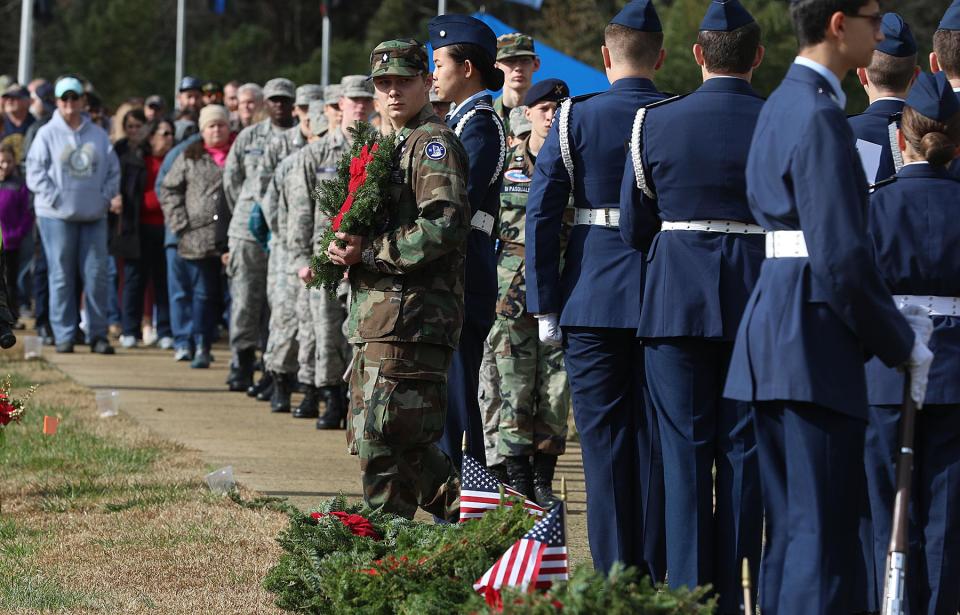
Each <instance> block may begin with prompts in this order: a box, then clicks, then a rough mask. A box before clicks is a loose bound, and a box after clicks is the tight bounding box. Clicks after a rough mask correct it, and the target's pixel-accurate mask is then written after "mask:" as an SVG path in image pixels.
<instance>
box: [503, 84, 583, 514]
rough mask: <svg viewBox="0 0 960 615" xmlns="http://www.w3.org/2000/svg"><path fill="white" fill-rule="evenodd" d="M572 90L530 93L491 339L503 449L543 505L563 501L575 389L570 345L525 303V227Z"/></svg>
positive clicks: (515, 476)
mask: <svg viewBox="0 0 960 615" xmlns="http://www.w3.org/2000/svg"><path fill="white" fill-rule="evenodd" d="M568 95H569V91H568V89H567V86H566V84H565V83H563V82H562V81H560V80H559V79H546V80H544V81H541V82H539V83H537V84H536V85H534V86H533V87H532V88H531V89H530V90H529V91H528V92H527V95H526V98H525V99H524V104H525V105H527V111H526V116H527V118H528V119H529V120H531V125H532V132H531V134H530V135H529V136H528V137H527V138H525V139H523V140H522V141H521V142H520V143H519V144H518V145H517V146H516V147H515V148H514V149H513V150H512V151H511V152H510V155H509V156H508V157H507V170H506V172H505V173H504V175H503V191H502V196H501V199H500V219H499V224H498V227H499V237H500V254H499V258H498V261H497V277H498V279H499V288H498V296H497V320H496V322H495V323H494V325H493V329H491V331H490V336H489V337H488V338H487V341H488V342H489V344H490V346H491V347H492V348H493V353H494V355H495V357H496V367H497V371H498V373H499V375H500V396H501V405H500V434H499V452H500V454H501V455H503V456H504V457H505V458H506V467H507V473H508V475H509V478H510V482H512V483H513V485H514V486H515V487H517V489H519V490H520V491H523V492H524V493H528V494H531V493H532V495H534V497H535V498H536V500H537V503H538V504H540V505H542V506H553V505H554V504H555V503H556V500H555V498H554V496H553V491H552V481H553V474H554V469H555V467H556V463H557V456H559V455H562V454H563V452H564V451H565V449H566V438H567V415H568V413H569V408H570V390H569V387H568V386H567V375H566V372H564V369H563V350H562V349H560V348H557V347H554V346H549V345H547V344H544V343H543V342H541V341H540V338H539V335H538V324H537V319H536V318H534V317H533V316H532V315H531V314H530V313H528V312H527V310H526V300H527V298H526V285H525V281H524V231H525V227H526V224H525V218H526V204H527V195H528V193H529V191H530V180H531V178H532V177H533V167H534V163H535V161H536V155H537V153H539V151H540V147H541V145H543V141H544V139H545V138H546V135H547V132H548V131H549V128H550V123H551V121H552V120H553V115H554V112H555V111H556V108H557V103H558V102H559V101H560V100H562V99H563V98H566V97H567V96H568ZM569 214H570V219H567V220H566V222H567V224H566V225H565V228H564V235H566V234H567V233H569V229H570V226H569V222H572V209H571V210H570V211H569ZM563 242H564V238H561V243H563ZM531 457H532V458H533V467H532V476H531V466H530V458H531ZM531 479H532V481H531ZM531 483H532V484H531ZM531 487H532V489H531Z"/></svg>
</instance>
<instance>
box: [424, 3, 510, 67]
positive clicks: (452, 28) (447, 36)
mask: <svg viewBox="0 0 960 615" xmlns="http://www.w3.org/2000/svg"><path fill="white" fill-rule="evenodd" d="M428 29H429V31H430V45H431V46H432V47H433V48H434V49H440V48H441V47H446V46H447V45H460V44H470V45H476V46H478V47H480V48H481V49H483V51H484V52H486V54H487V55H488V56H490V59H491V60H492V61H496V59H497V35H496V34H494V33H493V30H491V29H490V26H488V25H487V24H485V23H483V22H482V21H480V20H479V19H477V18H475V17H471V16H469V15H457V14H454V13H449V14H446V15H437V16H436V17H434V18H433V19H431V20H430V24H429V26H428Z"/></svg>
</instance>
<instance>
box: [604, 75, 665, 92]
mask: <svg viewBox="0 0 960 615" xmlns="http://www.w3.org/2000/svg"><path fill="white" fill-rule="evenodd" d="M610 89H611V90H627V89H636V90H649V91H651V92H656V91H657V86H655V85H654V84H653V81H652V80H650V79H647V78H646V77H624V78H623V79H617V80H616V81H614V82H613V83H612V84H610Z"/></svg>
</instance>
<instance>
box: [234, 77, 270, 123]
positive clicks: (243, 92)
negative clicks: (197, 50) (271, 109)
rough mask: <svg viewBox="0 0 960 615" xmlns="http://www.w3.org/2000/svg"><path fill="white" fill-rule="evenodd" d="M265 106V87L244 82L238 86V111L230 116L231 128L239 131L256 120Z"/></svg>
mask: <svg viewBox="0 0 960 615" xmlns="http://www.w3.org/2000/svg"><path fill="white" fill-rule="evenodd" d="M262 107H263V88H261V87H260V86H259V85H257V84H256V83H244V84H243V85H241V86H240V87H239V88H237V112H236V113H235V114H231V116H230V130H234V131H236V132H239V131H241V130H243V129H244V128H246V127H247V126H250V125H251V124H253V123H254V122H255V121H256V117H257V114H258V113H259V112H260V109H261V108H262Z"/></svg>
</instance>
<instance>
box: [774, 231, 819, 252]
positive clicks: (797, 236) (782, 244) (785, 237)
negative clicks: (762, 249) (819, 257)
mask: <svg viewBox="0 0 960 615" xmlns="http://www.w3.org/2000/svg"><path fill="white" fill-rule="evenodd" d="M766 242H767V258H806V257H808V256H810V255H809V254H808V253H807V242H806V241H805V240H804V239H803V231H767V234H766Z"/></svg>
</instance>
